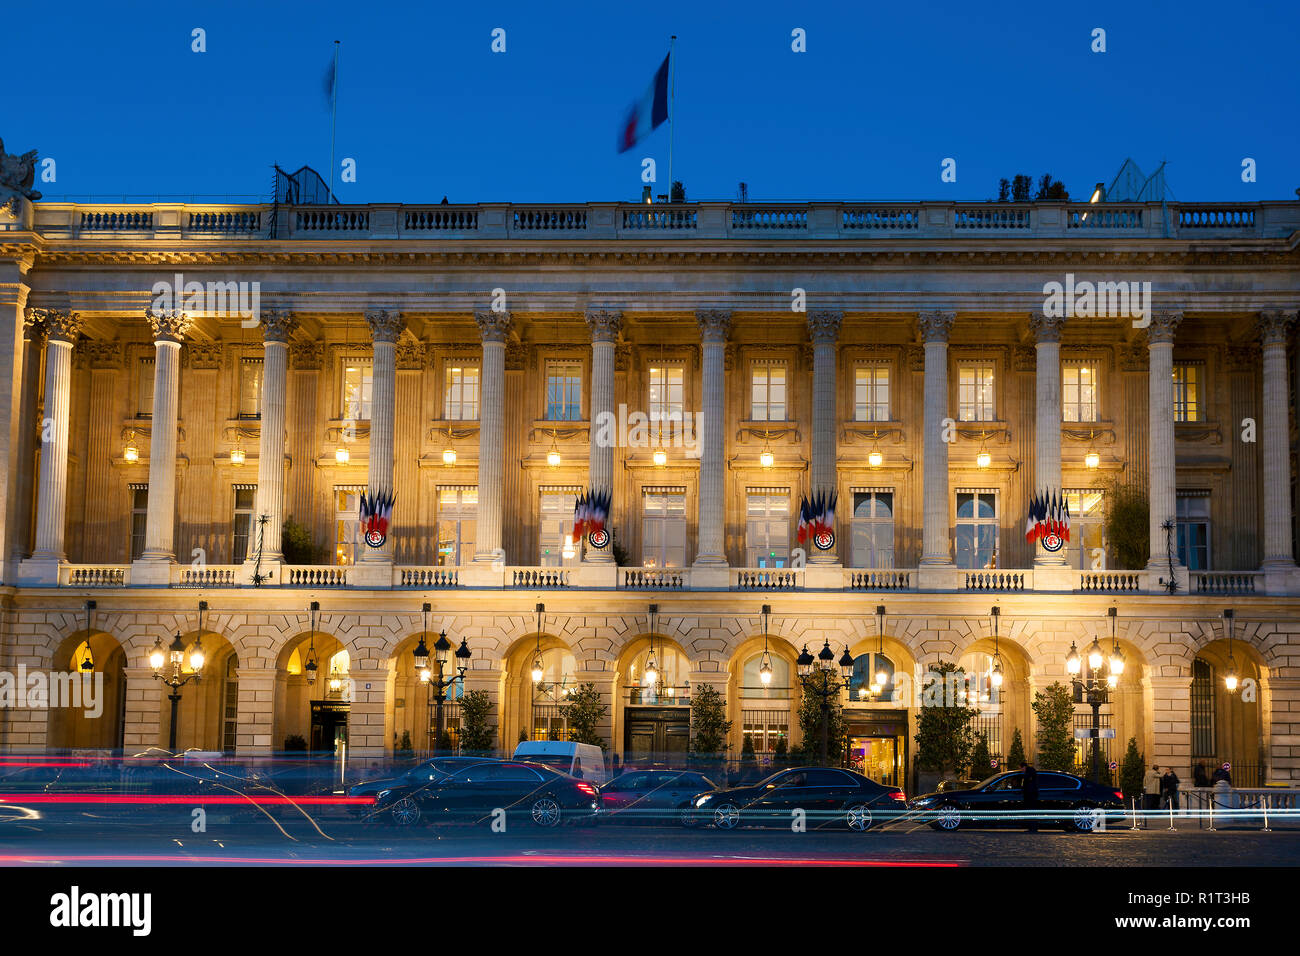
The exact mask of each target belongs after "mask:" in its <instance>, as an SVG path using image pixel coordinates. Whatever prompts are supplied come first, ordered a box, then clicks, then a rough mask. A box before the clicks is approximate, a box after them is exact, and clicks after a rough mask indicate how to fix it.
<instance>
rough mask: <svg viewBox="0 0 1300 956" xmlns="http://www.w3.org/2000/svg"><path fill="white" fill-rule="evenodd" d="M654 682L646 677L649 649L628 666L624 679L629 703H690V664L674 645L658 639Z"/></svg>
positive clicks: (655, 646)
mask: <svg viewBox="0 0 1300 956" xmlns="http://www.w3.org/2000/svg"><path fill="white" fill-rule="evenodd" d="M654 659H655V668H656V670H655V679H654V680H653V681H651V680H650V679H649V677H648V676H647V674H646V666H647V665H648V663H649V661H650V648H649V647H648V646H647V647H646V648H645V649H644V650H642V651H641V653H640V654H638V655H637V657H636V659H635V660H634V661H633V662H632V663H631V665H629V667H628V668H627V671H626V673H625V674H624V680H625V682H626V686H627V689H628V703H630V704H664V705H666V704H689V703H690V700H689V693H688V692H689V690H690V675H691V662H690V661H689V660H688V659H687V657H686V655H685V654H683V653H682V652H681V651H679V650H678V649H677V648H675V647H673V646H672V645H671V644H668V643H667V642H665V641H663V640H661V639H658V638H656V639H655V642H654Z"/></svg>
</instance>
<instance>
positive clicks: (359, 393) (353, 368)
mask: <svg viewBox="0 0 1300 956" xmlns="http://www.w3.org/2000/svg"><path fill="white" fill-rule="evenodd" d="M373 394H374V366H372V365H371V363H370V360H369V359H348V360H347V361H346V362H345V363H344V365H343V407H342V408H341V409H340V413H341V415H342V417H343V419H344V421H352V422H368V421H370V402H371V398H372V396H373Z"/></svg>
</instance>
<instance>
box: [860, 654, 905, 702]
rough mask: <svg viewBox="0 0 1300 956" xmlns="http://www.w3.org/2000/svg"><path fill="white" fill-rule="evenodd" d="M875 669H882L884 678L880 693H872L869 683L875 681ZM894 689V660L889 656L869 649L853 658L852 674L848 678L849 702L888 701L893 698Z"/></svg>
mask: <svg viewBox="0 0 1300 956" xmlns="http://www.w3.org/2000/svg"><path fill="white" fill-rule="evenodd" d="M877 671H883V672H884V674H885V676H886V680H885V683H883V684H882V685H880V693H878V694H875V695H873V694H872V693H871V685H872V684H874V683H875V682H876V672H877ZM894 689H895V688H894V662H893V661H892V660H891V659H890V658H889V657H887V656H886V655H884V654H881V653H879V652H877V651H869V652H868V653H866V654H859V655H858V656H857V657H855V658H853V676H851V677H850V678H849V702H850V703H864V704H865V703H867V702H868V701H876V702H879V701H886V702H890V701H893V699H894Z"/></svg>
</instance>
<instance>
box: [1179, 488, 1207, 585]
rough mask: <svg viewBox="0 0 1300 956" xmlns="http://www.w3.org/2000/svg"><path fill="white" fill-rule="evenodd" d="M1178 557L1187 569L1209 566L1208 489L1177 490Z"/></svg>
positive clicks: (1196, 569)
mask: <svg viewBox="0 0 1300 956" xmlns="http://www.w3.org/2000/svg"><path fill="white" fill-rule="evenodd" d="M1177 514H1178V561H1179V563H1180V564H1182V565H1183V566H1184V567H1186V568H1187V569H1188V570H1191V571H1208V570H1210V493H1209V492H1208V491H1180V492H1178V504H1177Z"/></svg>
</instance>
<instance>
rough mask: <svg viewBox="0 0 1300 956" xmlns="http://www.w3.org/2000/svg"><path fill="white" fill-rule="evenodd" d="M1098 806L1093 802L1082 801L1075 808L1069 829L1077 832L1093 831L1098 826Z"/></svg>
mask: <svg viewBox="0 0 1300 956" xmlns="http://www.w3.org/2000/svg"><path fill="white" fill-rule="evenodd" d="M1096 814H1097V808H1096V807H1094V806H1093V805H1092V804H1091V803H1081V804H1079V805H1078V806H1077V807H1075V808H1074V815H1073V816H1072V817H1071V818H1070V825H1069V829H1071V830H1073V831H1074V832H1075V833H1091V832H1092V831H1093V830H1095V829H1096V828H1097V815H1096Z"/></svg>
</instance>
